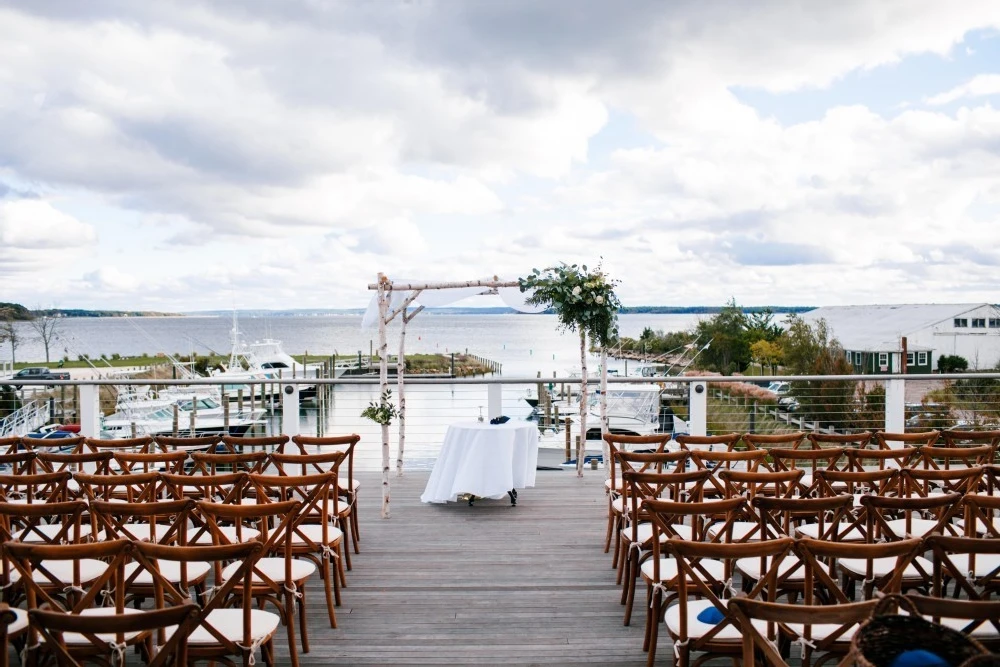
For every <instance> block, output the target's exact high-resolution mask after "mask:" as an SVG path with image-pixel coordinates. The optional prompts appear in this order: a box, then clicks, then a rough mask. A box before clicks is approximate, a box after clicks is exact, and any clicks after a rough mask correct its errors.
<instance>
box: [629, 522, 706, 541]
mask: <svg viewBox="0 0 1000 667" xmlns="http://www.w3.org/2000/svg"><path fill="white" fill-rule="evenodd" d="M673 529H674V530H675V531H676V532H677V535H678V537H680V538H681V539H685V540H690V539H691V538H692V537H693V536H694V531H693V530H692V528H691V526H685V525H684V524H676V525H674V526H673ZM636 533H637V535H638V542H639V544H645V543H646V542H648V541H650V540H651V539H653V524H651V523H648V522H643V523H640V524H639V526H638V528H637V529H636ZM622 535H623V536H624V537H625V539H627V540H630V541H631V539H632V528H631V527H629V528H622ZM670 537H671V536H670V535H667V534H666V533H663V532H661V533H660V541H661V542H666V541H667V540H668V539H670Z"/></svg>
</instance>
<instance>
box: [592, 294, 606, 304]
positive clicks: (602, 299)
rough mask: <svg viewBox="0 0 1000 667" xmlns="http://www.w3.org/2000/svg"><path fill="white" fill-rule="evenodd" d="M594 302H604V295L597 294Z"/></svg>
mask: <svg viewBox="0 0 1000 667" xmlns="http://www.w3.org/2000/svg"><path fill="white" fill-rule="evenodd" d="M594 303H598V304H601V303H604V297H603V296H601V295H600V294H598V295H597V296H595V297H594Z"/></svg>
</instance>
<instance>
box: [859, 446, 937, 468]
mask: <svg viewBox="0 0 1000 667" xmlns="http://www.w3.org/2000/svg"><path fill="white" fill-rule="evenodd" d="M919 451H920V450H919V448H918V447H900V448H898V449H891V448H888V447H884V448H877V449H870V448H869V449H848V450H847V452H846V453H847V462H848V463H847V469H848V470H856V471H858V472H864V471H866V470H872V469H875V470H886V469H894V470H899V469H900V468H908V467H910V466H911V465H912V463H913V462H914V461H916V460H917V459H918V457H919Z"/></svg>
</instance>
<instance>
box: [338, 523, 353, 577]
mask: <svg viewBox="0 0 1000 667" xmlns="http://www.w3.org/2000/svg"><path fill="white" fill-rule="evenodd" d="M338 524H339V526H340V532H341V533H343V534H344V535H347V531H348V529H349V528H348V525H347V517H343V516H342V517H340V519H339V521H338ZM344 557H345V560H346V561H347V569H348V570H350V569H351V550H350V549H348V548H347V547H346V546H345V547H344Z"/></svg>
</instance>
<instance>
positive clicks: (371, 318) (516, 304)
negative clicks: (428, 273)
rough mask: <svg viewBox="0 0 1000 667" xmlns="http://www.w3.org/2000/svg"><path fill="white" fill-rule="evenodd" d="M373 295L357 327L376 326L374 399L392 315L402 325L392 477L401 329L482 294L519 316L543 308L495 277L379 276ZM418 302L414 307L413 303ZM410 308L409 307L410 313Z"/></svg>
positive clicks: (384, 381) (384, 372)
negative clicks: (427, 312) (433, 310)
mask: <svg viewBox="0 0 1000 667" xmlns="http://www.w3.org/2000/svg"><path fill="white" fill-rule="evenodd" d="M368 289H369V290H373V291H374V292H375V297H374V298H373V300H372V302H371V304H369V306H368V311H367V312H366V313H365V318H364V321H363V322H362V325H361V326H362V328H368V327H370V326H372V325H374V324H375V321H377V323H378V345H379V348H378V349H379V396H380V397H382V398H380V400H384V397H385V395H386V390H387V389H388V388H389V354H388V350H389V342H388V335H387V331H386V329H387V327H388V326H389V323H390V322H392V321H393V320H394V319H396V318H397V317H399V318H400V321H401V323H402V327H401V330H400V335H399V360H398V361H397V366H396V391H397V392H398V395H399V398H398V401H399V405H398V408H397V409H398V413H399V442H398V445H397V449H396V475H397V476H402V474H403V451H404V448H405V443H406V325H407V324H409V323H410V321H411V320H413V318H414V317H416V316H417V314H419V313H420V311H422V310H423V309H424V308H425V307H428V306H429V307H434V306H443V305H447V304H449V303H454V302H455V301H460V300H462V299H465V298H468V297H470V296H476V295H482V294H500V295H501V296H502V297H504V301H505V303H506V304H507V305H508V306H511V307H512V308H515V309H517V310H520V311H522V312H529V313H539V312H542V311H543V310H545V308H546V307H547V306H545V305H537V304H536V305H532V304H528V303H527V302H526V296H530V295H526V296H525V295H522V296H521V299H520V300H518V299H515V298H513V294H514V292H513V291H506V292H504V291H503V290H508V289H510V290H516V293H517V294H519V295H521V289H520V281H517V280H509V281H508V280H500V279H499V278H497V277H496V276H494V277H493V279H491V280H468V281H464V282H416V281H407V280H398V281H393V280H390V279H389V278H388V277H387V276H386V275H385V274H384V273H380V274H378V279H377V281H376V282H374V283H371V284H369V285H368ZM417 303H418V304H419V305H416V306H414V304H417ZM411 307H412V309H411ZM389 468H390V463H389V425H388V424H382V518H383V519H388V518H389V517H390V502H389V501H390V493H389V492H390V488H389Z"/></svg>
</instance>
